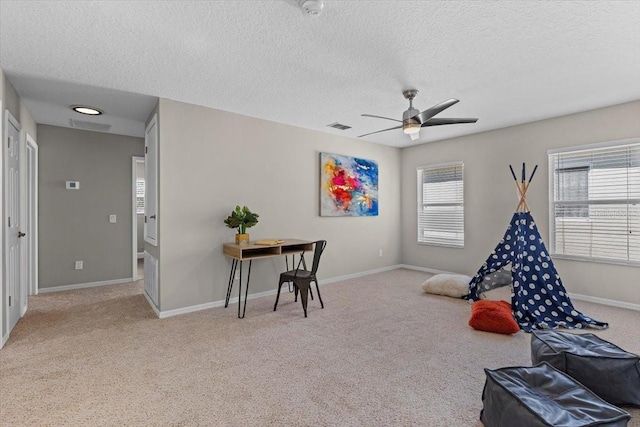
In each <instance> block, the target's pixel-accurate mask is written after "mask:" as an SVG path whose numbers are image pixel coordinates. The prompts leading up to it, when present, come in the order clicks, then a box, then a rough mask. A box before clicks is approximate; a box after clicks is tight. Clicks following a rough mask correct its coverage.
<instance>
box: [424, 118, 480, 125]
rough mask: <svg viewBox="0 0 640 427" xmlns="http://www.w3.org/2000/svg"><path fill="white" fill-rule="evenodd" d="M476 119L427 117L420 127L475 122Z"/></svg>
mask: <svg viewBox="0 0 640 427" xmlns="http://www.w3.org/2000/svg"><path fill="white" fill-rule="evenodd" d="M477 121H478V119H438V118H436V119H429V120H427V121H426V122H424V123H423V124H421V125H420V127H425V126H439V125H455V124H458V123H475V122H477Z"/></svg>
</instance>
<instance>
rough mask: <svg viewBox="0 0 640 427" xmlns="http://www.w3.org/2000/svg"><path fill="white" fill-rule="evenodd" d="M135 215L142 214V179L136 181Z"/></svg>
mask: <svg viewBox="0 0 640 427" xmlns="http://www.w3.org/2000/svg"><path fill="white" fill-rule="evenodd" d="M136 213H139V214H144V179H140V178H138V179H136Z"/></svg>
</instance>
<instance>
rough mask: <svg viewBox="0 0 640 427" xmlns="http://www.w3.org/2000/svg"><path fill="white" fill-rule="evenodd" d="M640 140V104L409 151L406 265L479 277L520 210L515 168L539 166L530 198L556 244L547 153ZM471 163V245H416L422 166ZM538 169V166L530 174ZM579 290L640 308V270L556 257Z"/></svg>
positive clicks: (405, 164) (405, 160) (405, 159)
mask: <svg viewBox="0 0 640 427" xmlns="http://www.w3.org/2000/svg"><path fill="white" fill-rule="evenodd" d="M638 136H640V101H636V102H631V103H627V104H622V105H617V106H613V107H608V108H602V109H598V110H593V111H588V112H584V113H578V114H572V115H568V116H563V117H557V118H553V119H549V120H542V121H539V122H534V123H528V124H524V125H519V126H513V127H509V128H505V129H499V130H495V131H490V132H484V133H479V134H475V135H469V136H464V137H460V138H454V139H449V140H444V141H438V142H433V143H427V144H423V145H420V146H416V147H411V148H407V149H404V150H402V242H403V244H402V259H403V262H404V263H405V264H410V265H415V266H421V267H427V268H434V269H438V270H446V271H453V272H458V273H464V274H468V275H474V274H475V273H476V271H477V270H478V268H480V266H481V265H482V263H483V262H484V261H485V260H486V258H487V257H488V256H489V253H490V252H491V250H493V248H494V247H495V246H496V244H497V243H498V241H499V240H500V239H501V238H502V236H503V235H504V232H505V231H506V227H507V225H508V223H509V220H510V219H511V216H512V215H513V212H514V210H515V207H516V205H517V193H516V189H515V184H514V182H513V178H512V177H511V173H510V172H509V164H512V165H514V167H515V168H516V169H517V170H518V171H519V170H520V167H521V165H522V162H526V163H527V165H528V166H529V167H533V165H535V164H538V165H539V167H538V171H537V173H536V177H535V178H534V180H533V183H532V184H531V187H530V189H529V191H528V193H527V196H528V197H527V199H528V204H529V207H530V208H531V213H532V215H533V217H534V219H535V220H536V222H537V224H538V228H539V230H540V233H541V235H542V237H543V239H545V241H546V242H549V196H548V188H549V180H548V164H547V150H550V149H555V148H561V147H572V146H578V145H584V144H591V143H596V142H603V141H613V140H620V139H627V138H632V137H638ZM459 160H462V161H464V174H465V180H464V184H465V189H464V191H465V247H464V249H450V248H441V247H435V246H426V245H418V244H417V243H416V240H417V239H416V236H417V226H416V216H417V204H416V194H417V189H416V167H418V166H423V165H428V164H435V163H442V162H451V161H459ZM529 170H531V169H529ZM555 265H556V268H557V269H558V272H559V273H560V277H562V279H563V282H564V285H565V287H566V288H567V289H568V290H569V291H570V292H573V293H576V294H583V295H589V296H593V297H599V298H605V299H611V300H617V301H623V302H628V303H632V304H640V268H637V267H626V266H618V265H612V264H597V263H589V262H579V261H569V260H561V259H556V260H555Z"/></svg>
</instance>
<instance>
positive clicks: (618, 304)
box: [400, 264, 640, 311]
mask: <svg viewBox="0 0 640 427" xmlns="http://www.w3.org/2000/svg"><path fill="white" fill-rule="evenodd" d="M400 268H408V269H409V270H416V271H424V272H425V273H433V274H458V273H451V272H449V271H441V270H435V269H433V268H425V267H417V266H415V265H407V264H400ZM472 277H473V276H472ZM569 297H571V299H575V300H580V301H587V302H593V303H596V304H602V305H609V306H612V307H620V308H626V309H629V310H637V311H640V304H633V303H630V302H624V301H616V300H612V299H606V298H599V297H592V296H590V295H581V294H574V293H572V292H570V293H569Z"/></svg>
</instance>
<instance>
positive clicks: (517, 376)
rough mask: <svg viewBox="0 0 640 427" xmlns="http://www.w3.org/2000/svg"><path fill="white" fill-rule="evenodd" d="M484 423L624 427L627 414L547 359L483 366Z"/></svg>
mask: <svg viewBox="0 0 640 427" xmlns="http://www.w3.org/2000/svg"><path fill="white" fill-rule="evenodd" d="M484 372H485V374H486V375H487V380H486V382H485V385H484V391H483V392H482V405H483V409H482V411H481V412H480V420H481V421H482V422H483V423H484V425H485V427H513V426H527V427H540V426H545V427H548V426H563V427H585V426H589V427H594V426H608V427H624V426H626V425H627V423H628V422H629V420H630V419H631V415H629V414H628V413H627V412H625V411H623V410H622V409H620V408H616V407H615V406H613V405H610V404H608V403H607V402H605V401H604V400H602V399H600V398H599V397H598V396H597V395H596V394H595V393H593V392H592V391H590V390H588V389H586V388H584V387H583V386H582V385H581V384H580V383H578V382H577V381H576V380H574V379H573V378H571V377H569V376H568V375H566V374H564V373H563V372H561V371H559V370H557V369H555V368H554V367H552V366H551V365H549V364H547V363H541V364H540V365H538V366H534V367H509V368H501V369H496V370H491V369H485V370H484Z"/></svg>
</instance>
